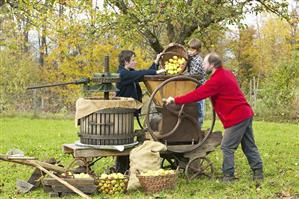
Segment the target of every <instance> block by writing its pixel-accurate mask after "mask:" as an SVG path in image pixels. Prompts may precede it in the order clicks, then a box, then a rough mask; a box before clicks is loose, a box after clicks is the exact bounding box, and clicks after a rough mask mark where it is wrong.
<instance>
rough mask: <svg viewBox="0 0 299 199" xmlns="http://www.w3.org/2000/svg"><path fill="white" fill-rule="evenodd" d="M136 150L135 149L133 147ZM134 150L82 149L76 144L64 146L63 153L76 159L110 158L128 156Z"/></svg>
mask: <svg viewBox="0 0 299 199" xmlns="http://www.w3.org/2000/svg"><path fill="white" fill-rule="evenodd" d="M133 148H134V147H133ZM133 148H129V149H125V150H124V151H116V150H107V149H95V148H92V147H90V148H88V147H81V146H77V145H75V144H64V145H63V146H62V150H63V153H65V154H72V155H73V156H74V158H96V157H108V156H127V155H130V151H131V150H132V149H133Z"/></svg>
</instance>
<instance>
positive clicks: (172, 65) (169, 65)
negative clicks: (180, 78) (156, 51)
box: [164, 55, 186, 75]
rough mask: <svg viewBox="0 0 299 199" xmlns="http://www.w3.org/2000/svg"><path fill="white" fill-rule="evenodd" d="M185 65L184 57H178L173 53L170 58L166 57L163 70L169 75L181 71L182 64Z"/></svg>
mask: <svg viewBox="0 0 299 199" xmlns="http://www.w3.org/2000/svg"><path fill="white" fill-rule="evenodd" d="M185 65H186V60H185V58H183V57H182V58H180V57H178V56H176V55H174V56H173V57H172V58H170V59H168V61H166V62H165V66H164V68H165V70H166V73H167V74H169V75H176V74H179V73H181V72H182V70H183V68H184V66H185Z"/></svg>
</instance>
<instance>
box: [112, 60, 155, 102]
mask: <svg viewBox="0 0 299 199" xmlns="http://www.w3.org/2000/svg"><path fill="white" fill-rule="evenodd" d="M157 68H158V67H157V65H156V64H155V63H153V64H152V65H151V67H150V68H149V69H147V70H133V69H131V70H127V69H125V67H124V66H119V68H118V71H117V72H118V73H119V76H120V82H117V83H116V88H117V89H118V91H117V92H116V96H118V97H132V98H134V99H136V100H138V101H140V102H142V91H141V88H140V85H139V83H138V82H140V81H142V80H143V77H144V75H156V70H157Z"/></svg>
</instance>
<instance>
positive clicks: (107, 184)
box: [98, 173, 128, 194]
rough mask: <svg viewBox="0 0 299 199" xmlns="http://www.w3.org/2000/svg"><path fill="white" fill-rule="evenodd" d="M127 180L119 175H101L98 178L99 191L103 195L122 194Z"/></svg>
mask: <svg viewBox="0 0 299 199" xmlns="http://www.w3.org/2000/svg"><path fill="white" fill-rule="evenodd" d="M127 184H128V178H127V177H126V176H125V175H123V174H121V173H112V174H109V175H108V174H102V175H101V176H100V178H99V184H98V187H99V191H100V192H102V193H105V194H115V193H123V192H124V191H125V190H126V189H127Z"/></svg>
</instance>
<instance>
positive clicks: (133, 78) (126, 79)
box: [119, 69, 157, 85]
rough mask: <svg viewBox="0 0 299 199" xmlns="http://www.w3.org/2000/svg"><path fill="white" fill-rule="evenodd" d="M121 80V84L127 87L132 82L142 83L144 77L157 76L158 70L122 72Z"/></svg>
mask: <svg viewBox="0 0 299 199" xmlns="http://www.w3.org/2000/svg"><path fill="white" fill-rule="evenodd" d="M119 74H120V79H121V82H120V83H121V84H123V85H127V84H130V83H132V82H137V81H141V80H142V78H143V77H144V75H156V74H157V72H156V70H153V69H148V70H132V71H128V70H125V69H124V70H121V71H120V73H119Z"/></svg>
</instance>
